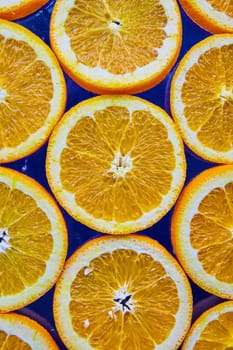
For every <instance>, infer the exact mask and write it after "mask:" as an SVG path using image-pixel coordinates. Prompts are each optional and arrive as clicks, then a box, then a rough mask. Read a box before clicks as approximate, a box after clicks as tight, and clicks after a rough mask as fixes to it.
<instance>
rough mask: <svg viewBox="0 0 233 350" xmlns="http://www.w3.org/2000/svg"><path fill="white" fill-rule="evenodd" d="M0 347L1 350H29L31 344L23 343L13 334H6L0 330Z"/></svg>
mask: <svg viewBox="0 0 233 350" xmlns="http://www.w3.org/2000/svg"><path fill="white" fill-rule="evenodd" d="M0 347H1V350H8V349H14V350H31V349H32V348H31V346H30V345H28V344H27V343H25V342H24V341H23V340H21V339H20V338H18V337H16V336H15V335H8V334H6V333H5V332H3V331H0Z"/></svg>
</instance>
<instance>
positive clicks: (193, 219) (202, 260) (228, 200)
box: [171, 165, 233, 298]
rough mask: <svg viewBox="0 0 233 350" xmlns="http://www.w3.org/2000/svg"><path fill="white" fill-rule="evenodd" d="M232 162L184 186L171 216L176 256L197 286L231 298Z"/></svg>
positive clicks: (206, 171)
mask: <svg viewBox="0 0 233 350" xmlns="http://www.w3.org/2000/svg"><path fill="white" fill-rule="evenodd" d="M232 203H233V165H221V166H218V167H213V168H211V169H208V170H205V171H204V172H202V173H201V174H199V175H198V176H197V177H196V178H194V179H193V180H192V181H191V182H190V183H189V184H188V185H187V186H186V187H185V189H184V191H183V192H182V194H181V196H180V197H179V200H178V202H177V204H176V206H175V210H174V214H173V218H172V225H171V231H172V241H173V246H174V249H175V253H176V255H177V258H178V259H179V261H180V263H181V265H182V266H183V268H184V270H185V271H186V272H187V274H188V275H189V276H190V277H191V278H192V279H193V281H194V282H195V283H197V284H198V285H199V286H200V287H201V288H203V289H205V290H207V291H209V292H210V293H212V294H215V295H218V296H220V297H222V298H233V275H232V269H233V259H232V256H233V238H232V233H233V205H232Z"/></svg>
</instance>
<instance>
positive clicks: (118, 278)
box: [69, 249, 179, 350]
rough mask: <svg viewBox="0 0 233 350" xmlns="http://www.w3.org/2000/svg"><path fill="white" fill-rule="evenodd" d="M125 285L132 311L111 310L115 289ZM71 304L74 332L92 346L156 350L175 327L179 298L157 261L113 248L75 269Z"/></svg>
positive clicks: (123, 349)
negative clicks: (76, 271)
mask: <svg viewBox="0 0 233 350" xmlns="http://www.w3.org/2000/svg"><path fill="white" fill-rule="evenodd" d="M124 288H125V289H126V290H127V294H128V295H131V298H130V302H131V304H130V303H129V304H128V306H129V307H130V310H129V309H128V308H126V307H125V308H123V307H122V305H120V307H119V308H118V309H114V308H115V307H116V305H117V301H114V299H117V294H116V293H117V291H119V290H122V289H124ZM118 305H119V302H118ZM69 308H70V314H71V319H72V325H73V329H74V331H75V332H77V333H78V334H79V335H80V336H81V337H83V338H88V340H89V343H90V345H91V346H93V347H95V346H96V347H98V349H101V350H109V349H110V348H112V349H114V350H119V349H120V350H126V349H128V350H129V349H140V350H152V349H153V350H154V348H155V344H161V343H162V342H163V341H165V340H166V338H167V337H168V336H169V334H170V332H171V330H172V329H173V327H174V325H175V322H176V321H175V315H176V313H177V311H178V308H179V299H178V293H177V288H176V285H175V283H174V282H173V281H172V279H171V278H170V277H169V276H168V275H167V274H166V271H165V270H164V268H163V266H162V265H161V264H160V263H159V262H157V261H154V259H153V258H152V257H151V256H149V255H147V254H145V253H141V254H137V253H136V252H135V251H133V250H129V249H117V250H114V251H113V252H112V253H104V254H102V255H100V256H99V257H97V258H94V259H93V260H92V261H91V262H90V264H89V266H88V268H87V267H84V268H82V269H81V270H80V271H79V272H78V273H77V275H76V278H75V279H74V281H73V283H72V286H71V301H70V305H69ZM135 330H136V331H135Z"/></svg>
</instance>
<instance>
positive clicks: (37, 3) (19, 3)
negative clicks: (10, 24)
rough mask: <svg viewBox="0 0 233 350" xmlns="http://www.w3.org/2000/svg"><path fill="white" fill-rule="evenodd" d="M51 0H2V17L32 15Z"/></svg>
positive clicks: (15, 17)
mask: <svg viewBox="0 0 233 350" xmlns="http://www.w3.org/2000/svg"><path fill="white" fill-rule="evenodd" d="M48 1H49V0H10V1H9V0H1V6H0V18H5V19H10V20H12V19H19V18H23V17H26V16H28V15H30V14H31V13H33V12H35V11H36V10H38V9H39V8H40V7H42V6H43V5H45V4H46V3H47V2H48Z"/></svg>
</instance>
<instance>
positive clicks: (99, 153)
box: [46, 95, 186, 233]
mask: <svg viewBox="0 0 233 350" xmlns="http://www.w3.org/2000/svg"><path fill="white" fill-rule="evenodd" d="M46 168H47V177H48V180H49V183H50V186H51V188H52V190H53V192H54V194H55V196H56V197H57V199H58V200H59V202H60V204H61V205H62V206H63V207H64V208H65V209H66V210H67V211H68V212H69V214H70V215H71V216H73V217H74V218H75V219H77V220H78V221H80V222H82V223H84V224H85V225H87V226H89V227H92V228H94V229H95V230H97V231H101V232H107V233H130V232H135V231H138V230H142V229H144V228H146V227H148V226H151V225H152V224H153V223H155V222H156V221H158V220H159V219H160V218H161V217H162V216H163V215H165V214H166V213H167V211H168V210H169V209H170V208H171V206H172V205H173V204H174V202H175V200H176V199H177V197H178V194H179V193H180V191H181V188H182V186H183V183H184V178H185V170H186V161H185V157H184V151H183V144H182V140H181V137H180V136H179V134H178V132H177V131H176V128H175V125H174V123H173V121H172V120H171V118H170V117H169V116H168V115H167V114H166V113H165V112H164V111H163V110H162V109H160V108H159V107H157V106H155V105H153V104H151V103H149V102H147V101H145V100H142V99H139V98H137V97H132V96H126V95H122V96H115V95H114V96H113V95H112V96H98V97H94V98H91V99H89V100H86V101H84V102H81V103H80V104H78V105H76V106H75V107H73V108H72V109H71V110H70V111H68V112H67V113H66V114H65V116H64V118H63V119H62V120H61V121H60V123H59V124H58V125H57V127H56V128H55V130H54V132H53V134H52V136H51V138H50V141H49V146H48V153H47V165H46Z"/></svg>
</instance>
